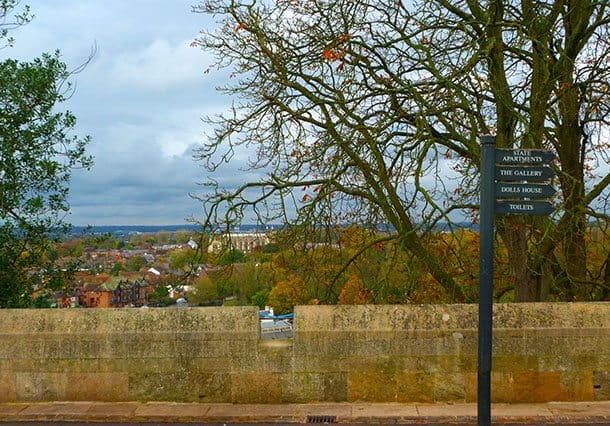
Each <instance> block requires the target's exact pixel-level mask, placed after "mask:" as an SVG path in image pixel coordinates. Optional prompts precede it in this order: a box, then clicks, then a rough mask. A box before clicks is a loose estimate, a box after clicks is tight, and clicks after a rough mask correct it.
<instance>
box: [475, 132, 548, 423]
mask: <svg viewBox="0 0 610 426" xmlns="http://www.w3.org/2000/svg"><path fill="white" fill-rule="evenodd" d="M495 141H496V138H495V136H482V137H481V165H480V167H481V199H480V206H481V209H480V218H479V224H480V257H479V351H478V371H477V379H478V389H477V391H478V395H477V397H478V399H477V401H478V402H477V410H478V411H477V414H478V420H479V426H490V425H491V353H492V345H491V341H492V330H493V324H492V318H493V257H494V251H493V242H494V214H520V215H529V216H547V215H549V214H551V213H552V212H553V205H552V204H551V203H550V202H549V201H544V200H539V199H545V198H550V197H552V196H553V195H554V194H555V192H556V191H555V189H554V188H553V187H552V186H551V185H550V184H545V183H540V182H544V181H548V180H550V179H552V178H553V176H554V173H553V170H552V169H551V168H550V167H548V166H546V165H547V164H549V163H550V162H551V161H553V159H554V158H555V155H554V154H553V153H552V152H551V151H544V150H539V149H496V148H495ZM496 164H499V165H496ZM532 182H533V183H532ZM496 198H501V199H500V200H496ZM532 199H535V200H532Z"/></svg>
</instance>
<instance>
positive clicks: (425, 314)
mask: <svg viewBox="0 0 610 426" xmlns="http://www.w3.org/2000/svg"><path fill="white" fill-rule="evenodd" d="M494 309H495V310H494V341H493V343H494V349H493V350H494V357H493V372H492V399H493V401H495V402H525V401H528V402H531V401H540V402H541V401H551V400H570V401H579V400H608V399H610V377H609V372H610V303H573V304H551V303H539V304H497V305H495V306H494ZM476 321H477V306H476V305H425V306H409V305H406V306H371V305H367V306H300V307H297V308H296V309H295V329H294V339H292V340H261V339H260V331H259V326H258V318H257V309H256V308H253V307H236V308H178V309H72V310H70V309H66V310H0V401H3V402H11V401H50V400H104V401H135V400H139V401H154V400H165V401H195V402H233V403H283V402H313V401H384V402H392V401H398V402H408V401H429V402H433V401H470V402H471V401H474V400H476V372H477V330H476V326H477V324H476Z"/></svg>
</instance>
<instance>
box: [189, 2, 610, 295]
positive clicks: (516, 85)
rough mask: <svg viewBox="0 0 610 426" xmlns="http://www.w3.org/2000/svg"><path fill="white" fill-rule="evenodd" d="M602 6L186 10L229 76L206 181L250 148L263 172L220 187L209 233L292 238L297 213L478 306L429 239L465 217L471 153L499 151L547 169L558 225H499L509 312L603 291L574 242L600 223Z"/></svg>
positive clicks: (471, 209)
mask: <svg viewBox="0 0 610 426" xmlns="http://www.w3.org/2000/svg"><path fill="white" fill-rule="evenodd" d="M608 6H609V1H608V0H602V1H594V0H583V1H578V2H575V1H570V0H553V1H538V0H528V1H516V0H486V1H481V2H473V1H468V0H455V1H454V0H451V1H449V0H431V1H428V0H427V1H419V0H416V1H413V2H404V1H403V2H401V1H394V0H381V1H379V0H374V1H372V0H356V1H345V0H330V1H324V2H318V1H307V0H306V1H298V2H292V1H282V2H271V1H260V2H250V1H240V0H236V1H223V0H209V1H205V2H203V3H202V4H201V5H200V6H198V7H196V8H195V11H196V12H200V13H207V14H210V15H213V16H215V17H217V18H218V19H219V21H220V22H219V24H220V25H219V26H218V27H217V30H214V31H208V32H206V31H204V32H203V33H202V35H201V37H200V38H199V39H198V40H197V41H196V44H198V45H199V46H201V47H202V48H204V49H206V50H208V51H210V52H213V53H215V54H216V55H217V58H218V61H217V63H216V65H217V66H218V67H219V68H228V69H230V71H231V75H232V76H233V79H232V80H231V81H232V83H230V84H229V85H227V86H226V87H225V88H224V92H225V93H227V94H229V95H232V96H234V97H235V98H236V100H237V102H236V103H235V106H234V107H233V108H232V109H231V111H229V112H228V113H227V114H224V115H222V116H220V117H214V118H212V119H210V120H209V121H210V122H211V123H213V124H214V125H215V126H216V127H215V129H216V130H215V133H214V134H213V135H212V137H211V138H210V140H209V141H208V142H207V143H206V144H204V145H203V146H202V147H201V149H200V150H199V152H198V158H199V159H200V160H201V161H202V162H203V164H204V165H206V166H207V167H208V168H209V170H215V169H216V168H217V167H218V166H219V165H221V164H223V163H224V160H228V159H230V158H231V157H233V154H234V153H235V152H238V151H239V150H243V149H246V148H247V149H248V151H249V152H254V155H253V156H252V158H250V160H251V161H250V163H249V164H250V165H251V169H252V170H254V171H261V175H262V174H263V173H262V171H264V173H265V175H264V176H263V177H261V178H260V179H258V180H254V181H252V182H246V183H244V185H242V186H241V187H239V188H237V189H235V190H233V191H230V192H229V191H227V190H225V189H224V188H222V187H220V186H218V185H216V188H217V191H216V192H215V193H214V194H212V195H210V196H206V197H203V201H204V202H205V204H204V205H205V207H206V209H207V214H206V218H205V221H206V225H208V224H210V225H213V224H215V223H226V224H231V223H234V222H238V221H240V220H241V219H242V218H243V217H244V215H246V214H251V212H255V213H256V214H258V217H259V220H260V221H261V222H263V223H270V222H273V221H277V220H280V221H288V218H289V217H290V214H291V212H293V211H295V212H296V218H295V219H294V220H292V219H291V220H292V221H293V222H294V223H295V224H299V225H302V226H303V227H304V228H305V229H306V233H305V234H304V235H309V236H311V235H313V234H314V233H316V232H318V231H319V230H320V229H321V228H320V226H321V225H325V224H326V225H329V226H327V227H326V228H324V229H332V226H333V225H338V224H344V223H355V224H361V225H364V226H368V227H370V228H373V227H375V226H377V225H378V224H379V223H384V224H389V225H391V228H392V230H393V233H392V235H390V236H388V235H383V236H381V237H380V238H381V239H382V240H384V241H387V240H388V238H391V239H393V240H395V241H396V247H397V248H398V249H399V250H400V251H402V252H403V254H404V256H406V257H408V258H412V259H415V260H417V262H418V263H419V265H421V267H423V268H424V269H425V270H426V273H427V274H429V276H430V277H431V279H433V280H434V281H436V282H437V283H438V284H439V285H440V291H441V292H443V293H444V296H443V299H446V300H455V301H467V300H473V299H475V298H476V292H475V293H473V292H472V291H471V289H470V288H469V287H466V288H464V287H463V286H462V284H461V283H460V282H459V280H456V277H455V276H454V275H453V274H451V273H450V272H449V270H448V269H447V268H445V267H444V265H443V258H442V257H438V256H436V255H435V250H436V248H435V244H431V245H430V239H429V235H430V233H431V232H432V231H433V230H434V226H435V224H437V223H438V222H439V221H441V220H442V221H447V222H449V223H451V222H452V221H453V220H455V218H459V219H460V220H461V219H462V218H463V217H469V216H471V217H473V218H476V210H477V209H478V205H477V203H478V176H479V173H478V167H479V160H480V149H479V146H480V145H479V136H480V135H482V134H496V135H497V146H498V147H501V148H523V149H532V148H534V149H548V150H552V151H553V152H554V153H555V154H556V156H557V161H556V162H555V163H554V164H553V168H554V170H555V172H556V174H557V182H556V184H557V186H558V188H559V189H560V193H559V195H558V196H557V198H556V200H555V201H556V205H557V207H558V208H557V212H556V214H555V215H554V217H553V218H537V217H503V218H500V217H499V218H498V219H497V223H496V225H497V230H498V234H499V236H500V239H501V242H502V244H503V245H504V246H505V247H506V250H507V251H506V253H507V256H508V257H507V261H508V263H509V265H510V274H511V275H512V276H513V277H515V282H514V293H515V298H516V300H517V301H534V300H543V299H548V298H549V297H551V296H553V297H555V296H559V295H561V297H562V298H563V299H564V300H574V299H579V298H583V297H587V296H586V294H587V291H588V289H590V288H591V287H598V288H605V287H604V286H605V285H606V284H605V283H606V282H607V278H606V277H604V276H600V275H599V274H597V271H596V268H595V267H594V265H593V264H592V263H591V260H590V259H589V258H588V253H589V250H588V248H587V239H586V228H587V223H588V221H589V220H591V219H596V220H599V221H600V222H601V223H602V224H603V225H604V226H605V225H606V224H607V223H608V222H609V221H610V218H609V217H608V216H607V214H606V213H605V211H604V205H607V202H608V198H609V196H610V192H609V186H608V185H609V184H610V174H608V173H607V170H608V167H609V163H610V161H609V158H608V156H607V155H606V153H607V150H608V148H609V145H608V140H607V134H608V133H607V131H608V124H610V123H609V122H608V118H607V117H608V110H609V109H610V90H608V81H609V79H610V75H609V74H610V69H609V68H608V67H607V66H606V64H607V62H608V59H609V58H610V45H609V43H608V39H609V38H610V37H609V34H608V33H609V31H608V30H609V29H610V15H609V13H610V12H609V8H608ZM451 180H454V181H455V182H453V183H451ZM212 184H213V183H212ZM458 212H461V213H462V214H461V215H457V213H458ZM308 241H311V239H309V240H308ZM367 244H374V242H368V243H367ZM367 252H368V251H367V250H366V249H365V247H362V249H361V251H360V254H364V253H367ZM343 272H346V271H345V270H344V271H343ZM366 282H367V280H363V285H366ZM332 292H333V293H335V292H334V289H333V291H332Z"/></svg>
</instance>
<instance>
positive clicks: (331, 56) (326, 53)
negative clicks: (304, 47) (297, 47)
mask: <svg viewBox="0 0 610 426" xmlns="http://www.w3.org/2000/svg"><path fill="white" fill-rule="evenodd" d="M322 57H323V58H324V59H327V60H329V61H334V60H335V58H336V54H335V52H334V51H333V50H332V49H331V48H326V49H324V50H323V51H322Z"/></svg>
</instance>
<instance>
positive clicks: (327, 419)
mask: <svg viewBox="0 0 610 426" xmlns="http://www.w3.org/2000/svg"><path fill="white" fill-rule="evenodd" d="M307 423H318V424H329V423H337V416H307Z"/></svg>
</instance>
